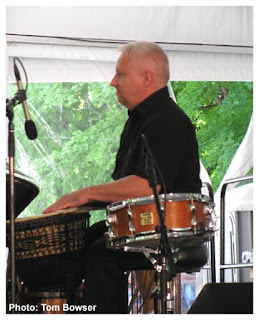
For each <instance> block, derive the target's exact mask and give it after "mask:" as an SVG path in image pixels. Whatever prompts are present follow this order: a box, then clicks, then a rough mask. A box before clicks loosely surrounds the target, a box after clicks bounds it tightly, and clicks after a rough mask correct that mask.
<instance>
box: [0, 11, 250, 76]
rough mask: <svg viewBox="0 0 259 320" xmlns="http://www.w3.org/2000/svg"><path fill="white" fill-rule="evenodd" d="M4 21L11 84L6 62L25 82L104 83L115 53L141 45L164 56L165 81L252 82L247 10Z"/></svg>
mask: <svg viewBox="0 0 259 320" xmlns="http://www.w3.org/2000/svg"><path fill="white" fill-rule="evenodd" d="M21 17H22V22H23V23H21ZM6 20H7V27H6V31H7V56H8V58H9V71H8V72H9V80H10V81H14V76H13V70H12V58H13V57H20V58H23V61H24V62H25V63H26V70H27V71H28V74H29V75H30V76H29V78H30V81H31V82H56V81H58V82H64V81H69V82H73V81H76V82H77V81H110V80H111V78H112V76H113V73H114V68H115V63H116V59H117V56H118V52H117V50H116V48H117V47H118V46H119V45H120V44H123V43H127V42H130V41H142V40H145V41H154V42H157V43H158V44H160V45H161V46H162V47H163V48H164V50H165V51H166V52H167V54H168V57H169V62H170V74H171V77H170V78H171V80H182V81H191V80H195V81H198V80H201V81H202V80H206V81H213V80H218V81H251V80H252V78H253V68H252V63H253V49H252V47H253V8H252V7H243V6H237V7H229V6H226V7H220V6H217V7H210V6H196V7H191V6H190V7H188V6H156V7H153V6H142V7H141V6H124V7H119V6H118V7H114V6H109V7H101V6H97V7H90V6H84V7H77V6H75V7H55V6H51V7H48V6H45V7H40V6H37V7H15V6H12V7H7V19H6Z"/></svg>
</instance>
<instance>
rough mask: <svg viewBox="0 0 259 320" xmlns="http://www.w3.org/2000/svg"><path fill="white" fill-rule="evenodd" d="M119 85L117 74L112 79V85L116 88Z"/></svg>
mask: <svg viewBox="0 0 259 320" xmlns="http://www.w3.org/2000/svg"><path fill="white" fill-rule="evenodd" d="M117 84H118V81H117V77H116V74H115V76H114V77H113V78H112V81H111V83H110V85H111V86H113V87H115V86H116V85H117Z"/></svg>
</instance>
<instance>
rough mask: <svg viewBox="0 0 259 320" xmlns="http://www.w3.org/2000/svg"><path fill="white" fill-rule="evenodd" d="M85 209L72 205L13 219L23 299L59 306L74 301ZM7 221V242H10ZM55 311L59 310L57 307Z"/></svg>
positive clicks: (80, 275)
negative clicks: (51, 211) (68, 207)
mask: <svg viewBox="0 0 259 320" xmlns="http://www.w3.org/2000/svg"><path fill="white" fill-rule="evenodd" d="M88 216H89V213H88V210H87V209H85V208H73V209H65V210H60V211H56V212H53V213H50V214H41V215H38V216H33V217H29V218H20V219H16V221H15V257H16V273H17V275H18V276H19V279H20V281H21V282H22V283H24V285H25V287H26V297H25V300H28V299H29V300H30V299H31V301H32V300H34V299H35V300H37V301H39V302H40V304H41V305H43V304H44V303H45V305H46V304H48V305H50V307H49V308H48V309H50V310H51V304H52V305H55V306H58V305H62V303H63V302H66V303H71V302H72V303H74V302H75V301H74V300H73V298H74V297H75V290H76V288H77V286H78V285H79V284H80V283H81V281H82V279H83V254H82V253H83V252H84V249H85V232H86V224H87V218H88ZM9 225H10V222H9V221H7V241H8V243H10V240H11V239H10V236H9ZM56 309H57V310H56V311H57V312H56V313H62V308H61V307H60V308H59V307H57V308H56Z"/></svg>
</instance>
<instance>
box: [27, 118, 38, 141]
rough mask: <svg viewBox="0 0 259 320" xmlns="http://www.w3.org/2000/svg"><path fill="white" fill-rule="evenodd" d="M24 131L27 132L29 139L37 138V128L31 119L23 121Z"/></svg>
mask: <svg viewBox="0 0 259 320" xmlns="http://www.w3.org/2000/svg"><path fill="white" fill-rule="evenodd" d="M25 132H26V134H27V137H28V138H29V139H30V140H34V139H36V138H37V136H38V133H37V129H36V126H35V124H34V122H33V121H32V120H28V121H26V122H25Z"/></svg>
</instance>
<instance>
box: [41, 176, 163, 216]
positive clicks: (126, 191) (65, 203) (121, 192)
mask: <svg viewBox="0 0 259 320" xmlns="http://www.w3.org/2000/svg"><path fill="white" fill-rule="evenodd" d="M160 190H161V186H160V185H157V191H158V192H159V191H160ZM152 194H153V190H152V188H150V186H149V183H148V181H147V180H146V179H144V178H141V177H139V176H136V175H131V176H127V177H125V178H122V179H119V180H116V181H113V182H110V183H107V184H100V185H94V186H90V187H86V188H83V189H80V190H77V191H75V192H72V193H69V194H66V195H64V196H63V197H62V198H60V199H59V200H58V201H57V202H55V203H54V204H52V205H51V206H50V207H48V208H47V209H45V210H44V211H43V213H50V212H53V211H57V210H61V209H66V208H74V207H79V206H81V205H83V204H86V203H88V202H91V201H100V202H110V203H112V202H116V201H120V200H125V199H132V198H136V197H145V196H150V195H152Z"/></svg>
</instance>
